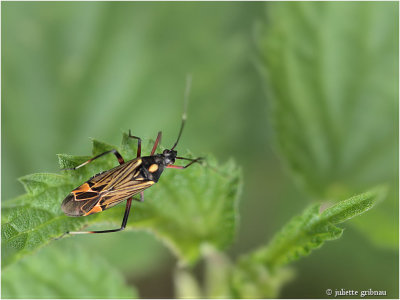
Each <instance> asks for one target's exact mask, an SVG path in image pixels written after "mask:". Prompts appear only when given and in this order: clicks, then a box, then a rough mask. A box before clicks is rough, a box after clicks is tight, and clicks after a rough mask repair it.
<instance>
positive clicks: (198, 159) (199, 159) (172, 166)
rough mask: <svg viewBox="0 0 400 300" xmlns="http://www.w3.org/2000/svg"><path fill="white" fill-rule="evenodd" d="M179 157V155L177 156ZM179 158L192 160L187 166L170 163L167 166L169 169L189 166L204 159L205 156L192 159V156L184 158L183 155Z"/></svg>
mask: <svg viewBox="0 0 400 300" xmlns="http://www.w3.org/2000/svg"><path fill="white" fill-rule="evenodd" d="M177 158H178V157H177ZM179 159H185V160H190V163H188V164H187V165H186V166H175V165H168V166H167V168H169V169H186V168H187V167H189V166H190V165H192V164H194V163H196V162H199V161H201V160H202V159H203V157H199V158H196V159H192V158H183V157H179Z"/></svg>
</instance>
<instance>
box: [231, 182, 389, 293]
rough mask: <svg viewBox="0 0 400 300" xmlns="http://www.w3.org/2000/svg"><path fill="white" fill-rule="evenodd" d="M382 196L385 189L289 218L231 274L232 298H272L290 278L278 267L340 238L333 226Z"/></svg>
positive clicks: (368, 207) (363, 209)
mask: <svg viewBox="0 0 400 300" xmlns="http://www.w3.org/2000/svg"><path fill="white" fill-rule="evenodd" d="M385 194H386V189H385V188H376V189H375V190H373V191H370V192H366V193H364V194H360V195H357V196H354V197H352V198H350V199H347V200H344V201H341V202H339V203H337V204H336V205H334V206H332V207H330V208H328V209H326V210H324V211H323V212H322V213H320V205H319V204H313V205H311V206H310V207H309V208H308V209H306V210H305V211H304V212H303V214H302V215H300V216H297V217H295V218H293V219H292V220H291V221H290V222H289V223H288V224H286V225H285V226H284V227H283V228H282V230H281V231H280V232H279V233H277V234H276V235H275V237H274V238H273V239H272V241H271V242H270V243H269V244H268V245H267V246H264V247H261V248H260V249H257V250H256V251H254V252H252V253H250V254H246V255H243V256H242V257H241V258H240V259H239V261H238V263H237V266H236V268H235V270H234V271H233V275H232V280H233V290H234V298H275V297H278V295H279V291H280V290H281V288H282V286H283V284H285V283H286V282H287V280H288V279H290V278H291V277H292V274H291V273H290V271H289V270H287V269H285V268H282V266H285V265H287V264H288V263H290V262H292V261H294V260H297V259H299V258H301V257H303V256H307V255H309V254H310V253H311V251H312V250H314V249H316V248H319V247H321V246H322V244H323V243H324V242H325V241H329V240H335V239H338V238H340V237H341V235H342V233H343V228H340V227H337V226H335V225H336V224H340V223H343V222H345V221H346V220H348V219H351V218H353V217H355V216H358V215H360V214H362V213H364V212H365V211H367V210H369V209H370V208H371V207H372V206H373V205H374V204H375V203H376V202H377V201H379V200H381V199H382V197H384V196H385Z"/></svg>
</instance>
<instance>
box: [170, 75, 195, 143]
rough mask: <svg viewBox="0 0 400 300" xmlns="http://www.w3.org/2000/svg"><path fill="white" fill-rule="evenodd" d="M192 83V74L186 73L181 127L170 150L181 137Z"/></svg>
mask: <svg viewBox="0 0 400 300" xmlns="http://www.w3.org/2000/svg"><path fill="white" fill-rule="evenodd" d="M191 84H192V75H191V74H188V75H187V76H186V89H185V96H184V97H185V98H184V99H185V100H184V104H183V114H182V123H181V128H180V129H179V133H178V138H177V139H176V142H175V144H174V145H173V146H172V148H171V150H174V149H175V147H176V145H178V142H179V139H180V138H181V135H182V131H183V127H184V126H185V122H186V117H187V106H188V102H189V93H190V86H191Z"/></svg>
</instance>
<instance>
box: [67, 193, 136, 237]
mask: <svg viewBox="0 0 400 300" xmlns="http://www.w3.org/2000/svg"><path fill="white" fill-rule="evenodd" d="M132 199H133V197H132V198H129V199H128V200H127V201H126V207H125V213H124V218H123V219H122V224H121V227H120V228H116V229H108V230H96V231H71V232H67V233H69V234H86V233H109V232H118V231H122V230H124V229H125V227H126V223H127V222H128V217H129V212H130V210H131V204H132Z"/></svg>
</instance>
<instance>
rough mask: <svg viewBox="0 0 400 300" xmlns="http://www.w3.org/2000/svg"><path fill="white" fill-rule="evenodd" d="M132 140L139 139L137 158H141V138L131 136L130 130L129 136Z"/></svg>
mask: <svg viewBox="0 0 400 300" xmlns="http://www.w3.org/2000/svg"><path fill="white" fill-rule="evenodd" d="M128 136H129V137H130V138H132V139H137V140H138V142H137V153H136V157H140V156H141V153H142V139H141V138H140V137H137V136H134V135H131V130H130V129H129V135H128Z"/></svg>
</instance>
